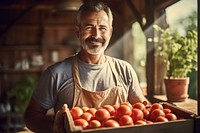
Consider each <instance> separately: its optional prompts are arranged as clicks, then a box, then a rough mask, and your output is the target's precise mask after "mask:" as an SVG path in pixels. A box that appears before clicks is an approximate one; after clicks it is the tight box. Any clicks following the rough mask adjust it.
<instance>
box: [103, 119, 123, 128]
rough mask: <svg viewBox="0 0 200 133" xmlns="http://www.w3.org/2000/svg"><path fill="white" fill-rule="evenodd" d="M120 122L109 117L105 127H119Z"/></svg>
mask: <svg viewBox="0 0 200 133" xmlns="http://www.w3.org/2000/svg"><path fill="white" fill-rule="evenodd" d="M119 126H120V125H119V123H118V122H117V121H116V120H113V119H109V120H106V121H105V122H104V124H103V127H119Z"/></svg>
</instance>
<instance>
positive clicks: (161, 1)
mask: <svg viewBox="0 0 200 133" xmlns="http://www.w3.org/2000/svg"><path fill="white" fill-rule="evenodd" d="M178 1H180V0H157V1H155V9H156V10H160V9H165V8H167V7H169V6H171V5H172V4H174V3H176V2H178Z"/></svg>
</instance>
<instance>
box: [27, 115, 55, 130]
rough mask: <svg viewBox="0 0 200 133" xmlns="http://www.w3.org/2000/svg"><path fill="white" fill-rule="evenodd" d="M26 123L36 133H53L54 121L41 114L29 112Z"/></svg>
mask: <svg viewBox="0 0 200 133" xmlns="http://www.w3.org/2000/svg"><path fill="white" fill-rule="evenodd" d="M24 121H25V124H26V126H27V128H29V129H30V130H31V131H33V132H36V133H53V119H52V118H51V117H49V116H46V115H45V114H42V113H40V112H31V111H27V112H25V114H24Z"/></svg>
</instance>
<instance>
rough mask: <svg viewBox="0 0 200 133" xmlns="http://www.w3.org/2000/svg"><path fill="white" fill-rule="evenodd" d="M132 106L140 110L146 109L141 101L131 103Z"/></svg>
mask: <svg viewBox="0 0 200 133" xmlns="http://www.w3.org/2000/svg"><path fill="white" fill-rule="evenodd" d="M132 107H133V108H137V109H140V110H142V111H143V110H144V109H146V107H145V105H144V104H143V103H135V104H133V105H132Z"/></svg>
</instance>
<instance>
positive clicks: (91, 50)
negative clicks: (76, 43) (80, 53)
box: [81, 40, 109, 55]
mask: <svg viewBox="0 0 200 133" xmlns="http://www.w3.org/2000/svg"><path fill="white" fill-rule="evenodd" d="M108 42H109V40H108V41H106V42H105V43H104V44H102V47H100V46H96V47H95V46H94V47H93V48H89V47H88V45H87V44H86V43H85V41H84V40H82V41H81V45H82V48H83V49H84V50H85V51H87V53H89V54H91V55H99V54H102V53H103V52H104V51H105V49H106V48H107V46H108Z"/></svg>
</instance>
